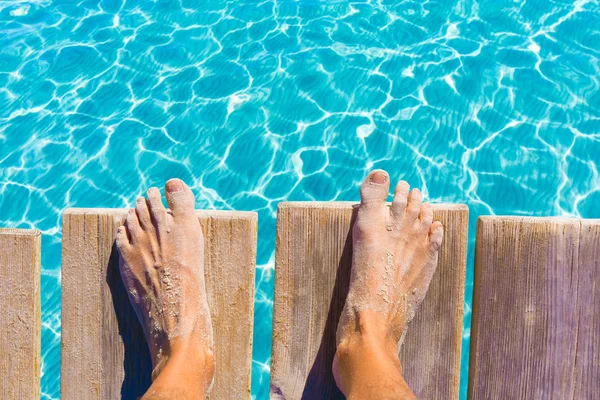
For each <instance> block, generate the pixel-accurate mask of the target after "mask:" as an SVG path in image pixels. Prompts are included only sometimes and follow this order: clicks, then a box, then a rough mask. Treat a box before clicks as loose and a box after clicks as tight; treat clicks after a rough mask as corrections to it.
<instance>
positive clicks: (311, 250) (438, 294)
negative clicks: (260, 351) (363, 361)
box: [271, 202, 468, 400]
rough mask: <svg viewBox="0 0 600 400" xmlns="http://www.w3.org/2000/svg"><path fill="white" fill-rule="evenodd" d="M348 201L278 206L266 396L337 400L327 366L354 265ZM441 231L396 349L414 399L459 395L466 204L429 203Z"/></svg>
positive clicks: (351, 205)
mask: <svg viewBox="0 0 600 400" xmlns="http://www.w3.org/2000/svg"><path fill="white" fill-rule="evenodd" d="M354 209H355V207H353V204H352V203H343V202H330V203H280V205H279V213H278V216H277V249H276V258H275V300H274V316H273V351H272V359H271V362H272V367H271V398H272V399H278V398H285V399H287V400H291V399H300V398H304V399H337V398H343V395H342V394H341V393H340V392H339V391H338V389H337V387H336V385H335V381H334V379H333V374H332V372H331V364H332V361H333V356H334V354H335V347H336V346H335V333H336V329H337V323H338V319H339V315H340V313H341V311H342V309H343V306H344V302H345V299H346V295H347V291H348V284H349V277H350V269H351V262H352V237H351V227H352V223H353V219H354V212H353V210H354ZM434 218H435V219H438V220H440V221H442V223H443V224H444V226H445V230H446V235H445V239H444V242H443V244H442V248H441V249H440V258H439V264H438V269H437V271H436V273H435V275H434V277H433V280H432V283H431V286H430V289H429V292H428V294H427V296H426V297H425V300H424V301H423V303H422V305H421V307H420V308H419V310H418V312H417V314H416V316H415V318H414V320H413V321H412V323H411V325H410V327H409V330H408V332H407V336H406V338H405V344H404V346H403V348H402V349H401V351H400V358H401V362H402V366H403V371H404V375H405V379H406V380H407V382H408V383H409V385H410V386H411V388H412V389H413V390H415V392H416V394H417V395H418V396H419V397H420V398H428V399H457V398H458V393H459V378H460V351H461V337H462V328H463V307H464V286H465V268H466V251H467V240H468V236H467V230H468V208H467V207H466V206H463V205H435V206H434Z"/></svg>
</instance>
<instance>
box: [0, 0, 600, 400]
mask: <svg viewBox="0 0 600 400" xmlns="http://www.w3.org/2000/svg"><path fill="white" fill-rule="evenodd" d="M599 29H600V4H599V3H598V1H592V0H578V1H575V2H573V1H543V2H542V1H518V0H516V1H474V0H464V1H451V2H447V1H426V2H410V1H400V2H399V1H387V0H382V1H355V2H349V1H336V2H325V1H316V0H306V1H290V0H277V1H269V0H266V1H263V2H254V1H245V0H243V1H240V0H235V1H233V0H232V1H229V2H223V1H211V2H193V1H187V0H179V1H164V0H162V1H122V0H111V1H81V2H71V1H51V0H38V1H16V2H7V1H0V32H2V35H0V209H1V210H2V213H1V214H0V225H2V226H11V227H33V226H35V227H37V228H39V229H41V230H42V231H43V233H44V239H43V276H42V285H43V290H42V313H43V335H42V351H43V364H42V374H43V375H42V392H43V397H44V398H58V396H59V380H58V377H59V363H60V240H61V212H62V210H63V209H65V208H66V207H130V206H132V205H133V204H134V200H135V198H136V197H137V196H138V195H139V194H141V193H143V192H144V191H145V189H147V188H148V187H149V186H151V185H162V184H164V182H165V181H166V180H167V179H168V178H170V177H173V176H178V177H180V178H182V179H184V180H185V181H186V182H187V183H189V184H190V185H191V186H192V187H193V188H194V191H195V193H196V195H197V198H198V203H197V207H198V208H217V209H238V210H257V211H258V212H259V220H260V222H259V225H260V226H259V254H258V264H259V265H260V267H259V271H258V273H257V285H258V286H257V295H256V298H257V303H256V323H255V341H254V360H255V362H254V373H253V394H254V395H256V396H257V397H258V398H266V394H267V392H268V377H269V375H268V373H269V367H268V363H269V353H270V341H271V337H270V329H271V322H270V315H271V311H272V291H273V273H272V272H273V271H272V269H273V264H272V261H271V260H272V258H273V257H272V254H273V251H274V233H275V232H274V231H275V216H276V206H277V203H278V202H279V201H282V200H356V199H357V198H358V186H359V184H360V182H361V180H362V179H363V178H364V176H365V175H366V172H367V170H370V169H371V168H383V169H386V170H388V171H389V172H390V174H391V176H392V179H393V180H396V179H398V178H403V179H406V180H408V181H409V183H410V184H411V185H412V186H417V187H421V188H422V189H423V192H424V193H425V195H426V197H427V198H428V199H429V200H430V201H434V202H442V201H443V202H463V203H466V204H468V205H469V207H470V211H471V221H472V223H471V232H470V235H471V236H470V237H471V240H472V239H473V235H474V222H475V220H476V218H477V216H478V215H481V214H516V215H525V214H527V215H573V216H583V217H599V216H600V214H598V208H597V207H596V208H594V207H593V206H592V204H594V203H596V204H598V202H599V201H600V178H599V175H598V166H599V165H600V133H599V132H600V90H599V89H600V82H599V79H598V76H600V63H599V61H598V57H599V55H600V34H599V33H598V32H599ZM471 286H472V268H471V264H470V265H469V271H468V276H467V299H469V297H470V291H471ZM468 301H469V300H467V304H466V305H465V308H466V318H465V322H466V327H467V328H466V329H465V335H464V337H465V344H467V343H468V338H469V329H468V326H470V312H469V311H470V308H469V303H468ZM467 356H468V355H467V352H465V353H464V355H463V361H464V360H466V359H467ZM463 365H464V367H463V372H464V371H465V368H466V363H463ZM463 375H464V374H463ZM464 382H465V381H464V379H463V393H464Z"/></svg>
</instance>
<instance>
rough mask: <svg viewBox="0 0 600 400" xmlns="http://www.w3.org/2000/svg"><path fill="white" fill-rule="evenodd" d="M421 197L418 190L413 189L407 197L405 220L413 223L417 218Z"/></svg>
mask: <svg viewBox="0 0 600 400" xmlns="http://www.w3.org/2000/svg"><path fill="white" fill-rule="evenodd" d="M422 200H423V195H422V194H421V191H420V190H419V189H413V190H411V191H410V194H409V195H408V205H407V206H406V218H407V219H409V220H411V221H414V220H416V219H417V218H418V216H419V212H420V211H421V201H422Z"/></svg>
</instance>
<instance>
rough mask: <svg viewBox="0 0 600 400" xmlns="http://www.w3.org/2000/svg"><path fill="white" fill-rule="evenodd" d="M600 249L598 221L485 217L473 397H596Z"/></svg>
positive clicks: (480, 235) (479, 249)
mask: <svg viewBox="0 0 600 400" xmlns="http://www.w3.org/2000/svg"><path fill="white" fill-rule="evenodd" d="M599 249H600V221H599V220H596V221H591V220H589V221H582V220H577V219H567V218H531V217H481V218H480V219H479V221H478V224H477V242H476V253H475V279H474V296H473V323H472V328H471V356H470V367H469V398H471V399H495V398H506V399H547V398H556V399H591V398H599V396H600V386H599V385H598V382H600V348H599V346H598V343H600V293H599V291H598V287H597V286H598V282H600V250H599Z"/></svg>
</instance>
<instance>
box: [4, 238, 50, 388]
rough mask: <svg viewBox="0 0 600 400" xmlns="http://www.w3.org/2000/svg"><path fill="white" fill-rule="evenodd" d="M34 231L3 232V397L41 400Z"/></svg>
mask: <svg viewBox="0 0 600 400" xmlns="http://www.w3.org/2000/svg"><path fill="white" fill-rule="evenodd" d="M41 244H42V235H41V233H40V231H38V230H32V229H0V309H1V310H2V311H1V312H0V398H1V399H11V400H12V399H15V400H16V399H39V398H40V346H41V340H40V339H41V338H40V335H41V318H40V264H41V262H40V253H41Z"/></svg>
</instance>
